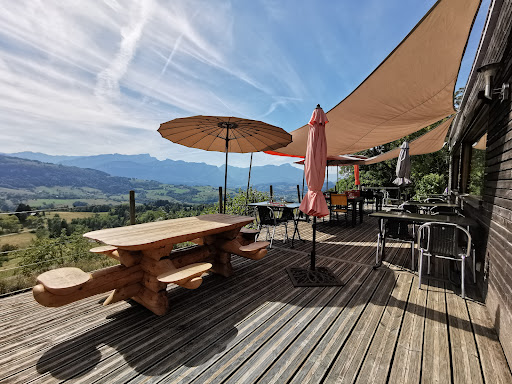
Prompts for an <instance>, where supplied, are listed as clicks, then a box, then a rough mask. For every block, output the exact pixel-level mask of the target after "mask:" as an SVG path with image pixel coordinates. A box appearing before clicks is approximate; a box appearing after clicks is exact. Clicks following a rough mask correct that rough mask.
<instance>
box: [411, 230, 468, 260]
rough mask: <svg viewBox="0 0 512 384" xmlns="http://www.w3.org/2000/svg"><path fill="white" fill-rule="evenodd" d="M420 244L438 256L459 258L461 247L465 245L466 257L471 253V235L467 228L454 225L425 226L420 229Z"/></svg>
mask: <svg viewBox="0 0 512 384" xmlns="http://www.w3.org/2000/svg"><path fill="white" fill-rule="evenodd" d="M461 242H462V244H461ZM418 244H419V247H420V248H422V249H423V250H425V251H427V252H429V253H431V254H432V255H437V256H446V257H457V256H458V246H459V245H465V249H466V255H469V254H470V253H471V235H470V234H469V232H468V231H467V230H466V229H465V228H463V227H461V226H460V225H457V224H452V223H433V222H430V223H425V224H423V225H422V226H421V227H419V228H418Z"/></svg>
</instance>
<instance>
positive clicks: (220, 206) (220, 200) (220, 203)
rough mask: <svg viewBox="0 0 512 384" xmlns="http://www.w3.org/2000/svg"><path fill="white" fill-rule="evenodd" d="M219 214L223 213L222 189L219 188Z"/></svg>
mask: <svg viewBox="0 0 512 384" xmlns="http://www.w3.org/2000/svg"><path fill="white" fill-rule="evenodd" d="M219 213H225V212H224V211H223V209H222V187H219Z"/></svg>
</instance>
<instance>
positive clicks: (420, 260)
mask: <svg viewBox="0 0 512 384" xmlns="http://www.w3.org/2000/svg"><path fill="white" fill-rule="evenodd" d="M422 270H423V249H420V258H419V260H418V282H419V287H418V288H419V289H421V272H422Z"/></svg>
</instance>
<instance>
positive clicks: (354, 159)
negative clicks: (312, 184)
mask: <svg viewBox="0 0 512 384" xmlns="http://www.w3.org/2000/svg"><path fill="white" fill-rule="evenodd" d="M366 159H367V157H366V156H361V155H339V156H327V166H328V167H331V166H338V165H353V164H360V161H361V160H366ZM295 164H299V165H304V160H301V161H296V162H295Z"/></svg>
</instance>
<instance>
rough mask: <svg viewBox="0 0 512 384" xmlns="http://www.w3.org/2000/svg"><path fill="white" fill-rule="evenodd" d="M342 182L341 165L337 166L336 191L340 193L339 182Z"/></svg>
mask: <svg viewBox="0 0 512 384" xmlns="http://www.w3.org/2000/svg"><path fill="white" fill-rule="evenodd" d="M339 182H340V166H339V165H337V166H336V188H335V190H336V193H338V183H339Z"/></svg>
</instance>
